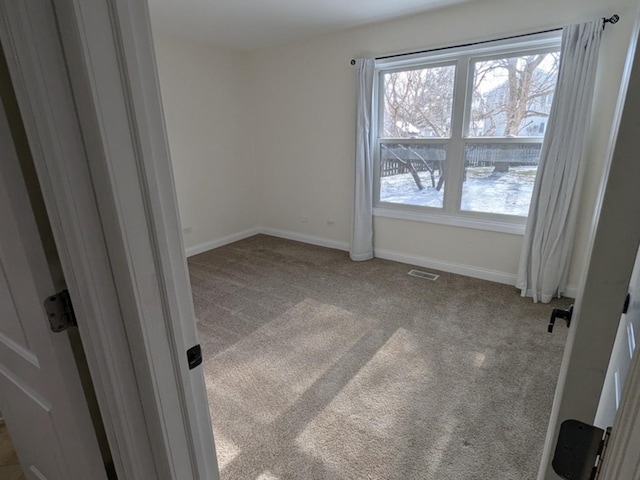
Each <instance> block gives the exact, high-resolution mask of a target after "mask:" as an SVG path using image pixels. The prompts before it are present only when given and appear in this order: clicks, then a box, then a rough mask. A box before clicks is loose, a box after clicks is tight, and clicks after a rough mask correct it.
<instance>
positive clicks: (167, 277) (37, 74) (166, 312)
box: [0, 0, 219, 480]
mask: <svg viewBox="0 0 640 480" xmlns="http://www.w3.org/2000/svg"><path fill="white" fill-rule="evenodd" d="M0 42H1V43H2V48H4V49H5V53H6V57H7V62H8V66H9V71H10V73H11V77H12V81H13V83H14V89H15V91H16V96H17V99H18V103H19V106H20V111H21V114H22V116H23V122H24V124H25V130H26V132H27V137H28V140H29V145H30V147H31V150H32V154H33V158H34V163H35V167H36V171H37V175H38V179H39V182H40V185H41V189H42V193H43V197H44V201H45V204H46V207H47V213H48V215H49V219H50V221H51V224H52V230H53V234H54V238H55V242H56V246H57V248H58V251H59V255H60V259H61V263H62V267H63V271H64V274H65V278H66V281H67V285H68V289H69V291H70V293H71V297H72V300H73V303H74V309H75V311H76V316H77V318H78V324H79V331H80V335H81V337H82V341H83V345H84V348H85V351H86V352H87V363H88V367H89V370H90V372H91V377H92V380H93V382H94V385H95V390H96V396H97V399H98V404H99V406H100V412H101V415H102V417H103V421H104V425H105V430H106V434H107V438H108V441H109V445H110V448H111V451H112V455H113V459H114V466H115V469H116V472H117V474H118V478H120V479H121V480H124V479H131V480H133V479H139V478H157V479H172V480H180V479H186V478H189V479H191V478H193V479H198V480H200V479H203V480H204V479H207V480H209V479H211V480H217V479H218V478H219V473H218V468H217V462H216V455H215V449H214V443H213V435H212V429H211V420H210V417H209V410H208V404H207V397H206V388H205V384H204V376H203V373H202V368H195V369H193V370H189V368H188V362H187V356H186V349H187V348H188V347H191V346H192V345H194V344H196V343H197V338H196V331H195V316H194V311H193V304H192V301H191V292H190V285H189V281H188V271H187V265H186V259H185V256H184V245H183V242H182V236H181V230H180V222H179V218H178V210H177V203H176V194H175V191H174V185H173V177H172V170H171V164H170V159H169V152H168V146H167V141H166V132H165V127H164V119H163V115H162V107H161V101H160V90H159V86H158V79H157V73H156V67H155V54H154V48H153V43H152V38H151V27H150V21H149V12H148V8H147V4H146V1H144V0H131V1H129V0H51V1H49V2H42V1H41V0H24V1H20V2H13V1H8V0H7V1H1V2H0Z"/></svg>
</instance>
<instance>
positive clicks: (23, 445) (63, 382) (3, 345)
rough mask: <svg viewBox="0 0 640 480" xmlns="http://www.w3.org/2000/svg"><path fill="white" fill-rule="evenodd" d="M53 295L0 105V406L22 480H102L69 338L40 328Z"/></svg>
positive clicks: (45, 323)
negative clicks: (47, 302)
mask: <svg viewBox="0 0 640 480" xmlns="http://www.w3.org/2000/svg"><path fill="white" fill-rule="evenodd" d="M2 88H7V86H6V84H5V85H3V86H2ZM0 93H2V92H0ZM5 98H6V97H5ZM54 293H56V285H55V284H54V277H53V276H52V270H51V269H50V268H49V262H48V260H47V256H46V255H45V251H44V247H43V243H42V240H41V236H40V233H39V230H38V225H37V223H36V220H35V216H34V211H33V209H32V207H31V203H30V199H29V195H28V191H27V187H26V184H25V180H24V176H23V171H22V168H21V165H20V161H19V159H18V153H17V150H16V147H15V144H14V142H13V139H12V136H11V133H10V129H9V123H8V119H7V115H6V113H5V108H4V107H3V105H2V104H1V103H0V411H2V413H3V415H4V417H5V420H6V423H7V426H8V428H9V432H10V434H11V437H12V439H13V442H14V445H15V447H16V451H17V453H18V457H19V459H20V463H21V464H22V467H23V470H24V473H25V476H26V478H27V479H29V480H45V479H46V480H71V479H78V480H89V479H91V480H106V478H107V476H106V473H105V467H104V462H103V460H102V457H101V454H100V449H99V446H98V441H97V438H96V434H95V431H94V428H93V426H92V421H91V417H90V415H89V410H88V406H87V402H86V400H85V396H84V392H83V388H82V384H81V381H80V376H79V373H78V369H77V367H76V363H75V360H74V355H73V351H72V348H71V344H70V341H69V336H68V334H67V333H65V332H61V333H53V332H52V331H51V330H50V328H49V326H48V319H47V315H46V313H45V311H44V306H43V301H44V299H45V298H47V297H48V296H50V295H52V294H54Z"/></svg>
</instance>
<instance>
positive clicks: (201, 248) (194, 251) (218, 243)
mask: <svg viewBox="0 0 640 480" xmlns="http://www.w3.org/2000/svg"><path fill="white" fill-rule="evenodd" d="M258 233H263V232H262V230H261V229H260V228H257V227H254V228H250V229H248V230H243V231H242V232H238V233H233V234H231V235H227V236H226V237H222V238H218V239H215V240H211V241H208V242H204V243H199V244H197V245H193V246H191V247H187V248H186V249H185V254H186V256H187V257H193V256H194V255H198V254H199V253H204V252H208V251H209V250H213V249H214V248H218V247H222V246H224V245H228V244H230V243H233V242H237V241H239V240H244V239H245V238H249V237H253V236H254V235H257V234H258Z"/></svg>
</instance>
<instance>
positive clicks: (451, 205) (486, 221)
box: [372, 30, 562, 234]
mask: <svg viewBox="0 0 640 480" xmlns="http://www.w3.org/2000/svg"><path fill="white" fill-rule="evenodd" d="M561 33H562V32H561V31H560V30H557V31H556V30H554V31H549V32H544V33H540V34H532V35H525V36H522V37H517V38H510V39H504V40H497V41H489V42H481V43H480V44H475V45H463V46H459V47H452V48H445V49H439V50H436V51H432V52H427V53H416V54H412V55H403V56H399V57H390V58H385V59H380V60H376V65H375V72H374V86H373V92H374V98H373V109H372V127H373V128H372V132H373V138H372V152H373V156H374V189H373V194H374V209H373V214H374V216H378V217H386V218H400V219H405V220H413V221H421V222H428V223H439V224H445V225H452V226H462V227H468V228H476V229H481V230H490V231H498V232H504V233H512V234H523V233H524V228H525V225H526V222H527V217H521V216H517V215H507V214H499V213H488V212H474V211H467V210H462V209H461V201H462V188H463V180H462V179H463V175H464V164H465V158H464V149H465V146H466V144H467V143H473V144H495V143H499V144H509V143H513V144H523V143H534V144H542V142H543V138H544V137H530V136H522V137H497V136H491V137H487V136H469V124H470V121H469V120H470V116H471V103H472V102H471V101H470V100H471V95H472V92H473V65H474V64H475V62H479V61H486V60H491V59H496V58H505V57H509V56H523V55H527V54H539V53H549V52H554V51H560V46H561ZM447 65H455V68H456V70H455V77H454V92H453V106H452V112H451V132H450V133H451V134H450V136H449V137H423V138H392V137H384V136H382V135H383V132H384V130H383V129H384V95H383V94H381V93H382V91H381V88H380V87H381V85H382V78H383V76H384V75H385V74H387V73H392V72H400V71H409V70H417V69H421V68H432V67H440V66H447ZM383 143H397V144H428V145H429V144H430V145H442V144H445V145H447V158H446V160H445V162H444V169H445V172H446V182H445V188H444V192H443V206H442V208H440V207H427V206H420V205H404V204H399V203H391V202H382V201H380V181H381V177H380V171H381V158H380V152H381V145H382V144H383Z"/></svg>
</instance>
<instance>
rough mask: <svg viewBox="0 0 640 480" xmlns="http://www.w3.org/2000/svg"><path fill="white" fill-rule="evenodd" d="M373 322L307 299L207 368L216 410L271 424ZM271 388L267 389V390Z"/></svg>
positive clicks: (208, 389)
mask: <svg viewBox="0 0 640 480" xmlns="http://www.w3.org/2000/svg"><path fill="white" fill-rule="evenodd" d="M372 324H373V321H372V320H370V319H366V318H363V317H362V316H354V315H353V314H351V313H350V312H348V311H346V310H343V309H341V308H338V307H335V306H333V305H329V304H326V303H322V302H318V301H316V300H313V299H310V298H307V299H305V300H303V301H302V302H300V303H298V304H297V305H295V306H294V307H292V308H291V309H289V310H287V311H286V312H285V313H283V314H282V315H280V316H279V317H278V318H276V319H274V320H273V321H271V322H269V323H267V324H265V325H264V326H262V327H261V328H259V329H257V330H256V331H254V332H253V333H251V334H250V335H248V336H247V337H245V338H243V339H242V340H240V341H239V342H237V343H236V344H234V345H232V346H231V347H229V348H228V349H226V350H224V351H223V352H221V353H219V354H218V355H216V356H215V357H213V358H212V359H209V360H208V361H207V362H205V375H206V377H207V392H208V395H209V401H210V403H211V404H215V405H218V406H219V408H220V407H222V408H225V406H228V407H227V408H229V410H230V411H229V414H230V415H231V414H233V415H238V414H240V412H241V415H243V416H246V417H248V418H251V419H253V420H254V421H255V422H257V423H259V424H269V423H271V422H273V421H274V420H276V419H277V418H278V417H279V416H280V415H282V414H283V413H284V412H285V411H286V410H287V409H288V408H289V407H291V406H292V405H293V404H294V403H295V402H296V401H297V399H298V398H299V397H300V396H301V395H302V394H303V393H304V392H305V391H306V390H307V389H308V388H309V387H310V386H311V385H313V383H314V382H315V381H316V380H317V379H318V378H320V377H321V376H322V375H323V374H324V373H325V372H326V371H327V370H329V369H330V368H331V367H332V366H333V365H334V364H335V363H336V361H338V359H339V358H340V357H342V356H343V355H344V354H345V353H347V352H348V351H349V350H350V348H351V347H352V346H353V345H354V344H355V343H357V342H358V340H359V339H360V338H362V336H363V335H364V334H365V333H367V332H368V331H369V329H370V327H371V325H372ZM265 385H269V388H268V389H265V388H264V386H265Z"/></svg>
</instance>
